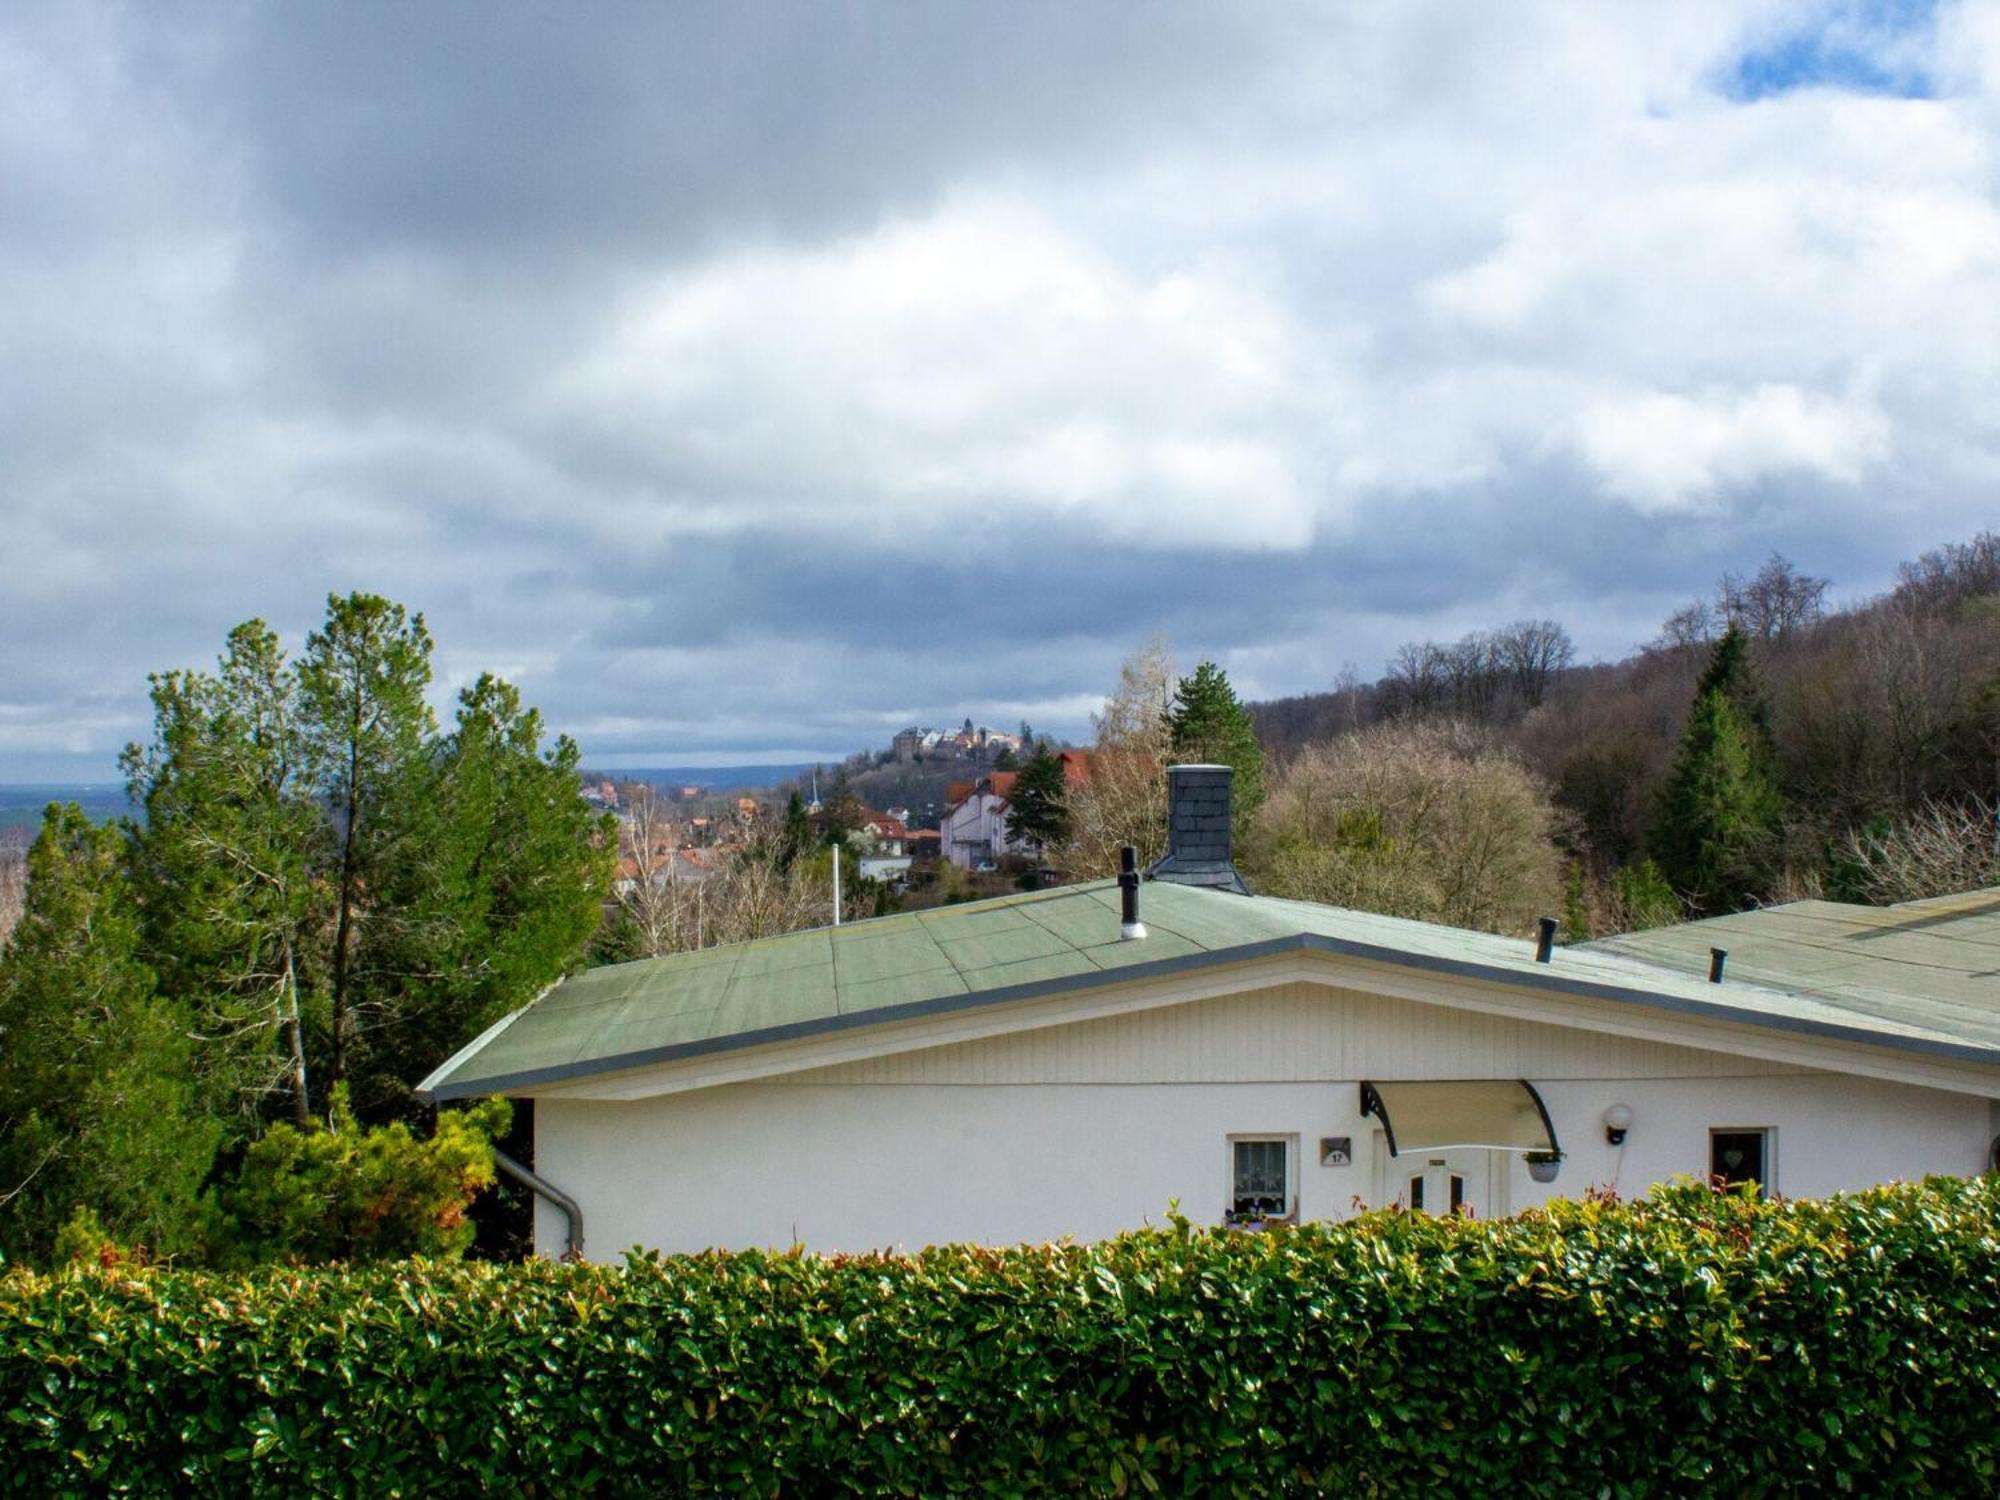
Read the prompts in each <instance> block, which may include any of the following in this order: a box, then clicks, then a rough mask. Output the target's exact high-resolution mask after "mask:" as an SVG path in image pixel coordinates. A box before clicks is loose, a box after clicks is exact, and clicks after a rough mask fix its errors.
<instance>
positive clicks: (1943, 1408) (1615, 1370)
mask: <svg viewBox="0 0 2000 1500" xmlns="http://www.w3.org/2000/svg"><path fill="white" fill-rule="evenodd" d="M1997 1207H2000V1189H1996V1187H1995V1185H1994V1184H1993V1182H1991V1181H1988V1180H1981V1181H1977V1182H1955V1181H1945V1180H1935V1181H1931V1182H1928V1183H1924V1184H1920V1185H1910V1186H1900V1187H1894V1188H1886V1189H1881V1190H1877V1191H1872V1192H1868V1193H1862V1194H1858V1195H1854V1196H1849V1197H1839V1198H1834V1199H1829V1200H1827V1201H1824V1202H1796V1203H1786V1204H1779V1205H1772V1204H1763V1203H1757V1202H1754V1201H1750V1200H1748V1199H1745V1198H1742V1197H1736V1196H1717V1195H1714V1194H1711V1193H1710V1192H1708V1191H1707V1190H1706V1189H1704V1188H1697V1187H1693V1186H1685V1187H1677V1188H1674V1189H1670V1190H1666V1191H1664V1192H1662V1193H1660V1194H1657V1195H1656V1196H1655V1197H1653V1198H1651V1199H1648V1200H1642V1201H1639V1202H1634V1203H1629V1204H1611V1203H1577V1204H1558V1205H1556V1206H1555V1207H1553V1208H1551V1209H1549V1210H1547V1211H1536V1212H1532V1213H1527V1214H1523V1215H1521V1216H1520V1217H1518V1218H1515V1219H1511V1220H1505V1221H1501V1222H1496V1223H1474V1222H1470V1221H1456V1222H1454V1221H1443V1220H1437V1219H1430V1218H1425V1217H1423V1216H1421V1215H1407V1214H1375V1215H1371V1216H1368V1217H1365V1218H1360V1219H1357V1220H1353V1221H1350V1222H1347V1223H1344V1224H1330V1225H1308V1226H1306V1227H1304V1228H1300V1229H1295V1230H1278V1231H1275V1232H1272V1233H1268V1234H1257V1235H1252V1234H1229V1233H1222V1232H1210V1231H1204V1230H1190V1229H1189V1228H1188V1227H1187V1226H1185V1225H1184V1224H1181V1223H1179V1222H1178V1221H1176V1222H1175V1223H1173V1224H1171V1225H1169V1226H1168V1227H1167V1228H1165V1229H1161V1230H1157V1231H1148V1232H1144V1233H1138V1234H1132V1235H1128V1236H1126V1237H1124V1238H1122V1239H1119V1240H1115V1241H1112V1242H1109V1243H1106V1244H1101V1245H1094V1246H1068V1245H1055V1246H1044V1247H1032V1248H1021V1249H1012V1250H984V1249H976V1248H966V1247H952V1248H944V1249H936V1250H931V1251H927V1252H925V1253H924V1254H922V1255H917V1256H913V1257H909V1258H895V1257H875V1256H860V1257H834V1258H825V1259H822V1258H818V1257H814V1256H807V1255H787V1254H758V1253H750V1254H729V1255H724V1254H716V1255H705V1256H696V1257H689V1258H672V1259H647V1260H641V1261H639V1262H637V1263H635V1264H634V1265H632V1266H631V1267H630V1268H629V1269H623V1270H621V1269H615V1268H611V1267H605V1266H557V1265H550V1264H546V1263H536V1264H531V1265H526V1266H496V1265H446V1264H435V1263H424V1262H411V1263H403V1264H397V1265H387V1266H374V1267H368V1268H362V1269H353V1270H338V1269H336V1270H267V1271H262V1272H258V1273H255V1274H248V1275H238V1276H219V1275H209V1274H200V1273H191V1272H178V1271H160V1270H152V1271H146V1270H140V1271H133V1270H128V1269H122V1268H118V1267H112V1268H110V1269H91V1270H77V1271H66V1272H63V1273H60V1274H56V1275H42V1274H36V1273H32V1272H26V1271H13V1272H9V1273H7V1274H5V1275H4V1276H0V1453H4V1458H0V1487H4V1488H6V1489H8V1490H10V1491H14V1492H19V1493H33V1494H59V1493H91V1494H99V1493H119V1494H149V1495H153V1494H159V1495H165V1494H217V1495H231V1496H235V1495H282V1496H286V1497H297V1496H300V1495H305V1494H342V1495H370V1496H375V1495H459V1494H534V1495H576V1494H592V1495H597V1494H605V1495H618V1494H631V1495H660V1494H679V1493H706V1492H724V1493H730V1494H738V1493H742V1494H756V1493H762V1494H778V1493H791V1494H819V1493H827V1492H860V1493H896V1494H915V1495H935V1494H947V1493H958V1492H980V1493H993V1494H1032V1493H1041V1492H1065V1491H1074V1492H1087V1493H1110V1494H1125V1493H1134V1494H1137V1493H1154V1492H1160V1493H1174V1494H1215V1493H1239V1494H1269V1493H1277V1492H1293V1493H1316V1492H1330V1493H1337V1494H1352V1495H1370V1494H1383V1495H1408V1494H1467V1495H1475V1494H1489V1493H1497V1492H1505V1493H1509V1494H1514V1495H1565V1496H1566V1495H1576V1494H1606V1495H1639V1494H1688V1493H1716V1494H1728V1495H1764V1494H1789V1493H1797V1492H1807V1493H1822V1492H1838V1491H1841V1490H1847V1489H1852V1490H1856V1491H1861V1492H1866V1493H1876V1494H1881V1493H1891V1492H1893V1493H1921V1492H1924V1491H1927V1490H1928V1491H1931V1492H1936V1493H1942V1494H1954V1495H1969V1494H1991V1493H1994V1492H1995V1491H1996V1489H2000V1481H1996V1458H1997V1457H2000V1239H1996V1234H1995V1210H1996V1208H1997Z"/></svg>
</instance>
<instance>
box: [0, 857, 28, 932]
mask: <svg viewBox="0 0 2000 1500" xmlns="http://www.w3.org/2000/svg"><path fill="white" fill-rule="evenodd" d="M12 832H13V830H11V829H10V830H7V831H6V832H0V948H4V947H6V946H7V934H9V933H10V932H12V931H13V930H14V924H15V923H17V922H19V921H20V920H21V909H22V907H23V906H24V905H25V904H26V901H27V896H28V863H27V854H28V851H27V847H26V845H24V844H22V843H21V842H20V841H19V840H17V839H14V838H11V837H9V834H11V833H12Z"/></svg>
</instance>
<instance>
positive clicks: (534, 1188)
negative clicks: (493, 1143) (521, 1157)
mask: <svg viewBox="0 0 2000 1500" xmlns="http://www.w3.org/2000/svg"><path fill="white" fill-rule="evenodd" d="M493 1165H494V1166H496V1167H498V1168H499V1169H500V1170H501V1171H502V1172H505V1173H506V1174H507V1175H508V1176H509V1177H511V1178H513V1179H514V1180H515V1181H516V1182H518V1183H520V1184H521V1186H522V1187H524V1188H526V1189H528V1191H529V1192H531V1193H534V1194H535V1195H536V1196H537V1197H541V1198H546V1199H548V1200H549V1202H550V1203H552V1204H554V1205H555V1206H556V1207H557V1208H559V1209H561V1210H562V1216H563V1217H564V1218H565V1219H567V1220H569V1248H568V1250H567V1251H565V1252H564V1258H565V1259H574V1260H582V1259H583V1209H582V1208H581V1207H579V1206H578V1204H577V1201H576V1199H574V1198H572V1197H570V1195H569V1194H568V1193H565V1192H564V1191H563V1190H562V1189H561V1188H559V1187H557V1186H556V1185H555V1184H554V1183H553V1182H550V1181H549V1180H548V1179H547V1178H546V1177H541V1176H538V1175H536V1174H535V1173H533V1172H531V1171H529V1170H528V1169H527V1168H526V1167H524V1166H522V1165H521V1164H520V1163H519V1162H517V1161H515V1160H514V1158H513V1157H511V1156H509V1155H508V1154H507V1153H506V1152H505V1151H501V1150H497V1149H496V1150H495V1151H494V1153H493Z"/></svg>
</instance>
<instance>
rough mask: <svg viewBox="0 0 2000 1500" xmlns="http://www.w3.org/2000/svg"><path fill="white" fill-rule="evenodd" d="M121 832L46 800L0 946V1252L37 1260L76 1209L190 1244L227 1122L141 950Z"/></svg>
mask: <svg viewBox="0 0 2000 1500" xmlns="http://www.w3.org/2000/svg"><path fill="white" fill-rule="evenodd" d="M122 855H123V839H122V837H121V836H120V834H119V833H118V831H117V830H115V829H111V828H105V827H100V826H97V825H95V824H93V823H92V822H91V821H90V820H89V819H88V818H87V817H85V816H84V814H83V812H82V810H81V809H80V808H78V807H77V806H76V805H75V804H74V803H71V804H69V805H66V806H61V807H56V806H51V807H50V808H49V810H48V812H47V814H46V816H45V817H44V819H43V823H42V830H41V834H40V836H39V837H38V838H37V839H36V840H35V844H34V847H33V848H32V849H31V850H30V851H29V854H28V886H27V895H26V907H25V910H24V912H23V914H22V917H21V921H20V923H19V925H18V926H17V927H16V928H15V930H14V933H13V935H12V937H11V938H10V940H9V942H8V945H7V949H6V952H5V954H4V955H0V1250H4V1251H5V1252H6V1253H7V1254H8V1255H9V1256H15V1257H26V1258H30V1259H38V1260H39V1259H44V1258H46V1257H47V1256H48V1254H49V1253H50V1250H51V1248H52V1247H53V1245H54V1243H55V1239H56V1235H57V1233H58V1231H59V1230H60V1228H61V1226H62V1225H63V1223H64V1222H65V1221H67V1220H68V1219H69V1218H70V1216H71V1214H72V1213H73V1212H74V1211H75V1210H76V1209H78V1208H84V1209H87V1210H89V1211H91V1212H93V1213H95V1215H96V1216H97V1218H98V1220H100V1221H101V1222H102V1224H103V1226H104V1228H105V1230H106V1231H107V1232H109V1233H110V1234H111V1235H112V1236H113V1237H114V1238H116V1239H117V1240H119V1241H121V1242H124V1243H128V1244H131V1243H138V1244H143V1245H145V1246H147V1247H148V1248H150V1249H152V1250H155V1251H164V1252H171V1251H177V1250H182V1249H186V1248H188V1247H189V1246H190V1244H191V1243H192V1241H193V1238H194V1234H195V1228H196V1224H197V1213H196V1210H197V1194H198V1193H199V1191H200V1188H201V1183H202V1179H203V1178H204V1177H205V1176H206V1175H207V1174H208V1170H209V1166H210V1164H211V1162H212V1161H213V1159H214V1155H215V1149H216V1144H217V1142H218V1140H219V1139H220V1135H221V1131H220V1128H219V1126H218V1125H217V1123H216V1121H215V1120H214V1119H213V1118H211V1117H210V1116H209V1115H208V1114H207V1113H206V1112H204V1111H203V1110H202V1109H201V1107H200V1104H199V1100H198V1098H197V1094H196V1089H195V1084H194V1078H193V1074H192V1070H191V1060H190V1049H189V1042H188V1038H187V1034H186V1029H185V1027H184V1026H182V1025H181V1024H180V1021H179V1018H178V1017H177V1016H176V1015H175V1014H174V1012H173V1009H172V1007H171V1006H170V1005H169V1004H168V1003H167V1002H166V1001H165V1000H163V999H162V998H161V997H160V996H159V994H158V993H157V990H156V988H155V980H154V975H153V973H152V971H151V970H150V969H148V968H147V967H146V965H145V964H144V963H143V962H142V961H141V959H140V956H139V917H138V907H137V904H136V902H135V900H134V898H133V894H132V891H131V888H130V886H129V885H128V883H127V881H126V879H125V876H124V874H123V870H122Z"/></svg>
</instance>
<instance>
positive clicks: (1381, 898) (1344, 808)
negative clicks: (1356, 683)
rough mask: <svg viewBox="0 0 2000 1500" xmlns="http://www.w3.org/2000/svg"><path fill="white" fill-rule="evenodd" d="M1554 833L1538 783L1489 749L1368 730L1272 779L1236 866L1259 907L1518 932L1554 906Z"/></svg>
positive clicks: (1444, 729)
mask: <svg viewBox="0 0 2000 1500" xmlns="http://www.w3.org/2000/svg"><path fill="white" fill-rule="evenodd" d="M1556 826H1557V817H1556V813H1555V810H1554V808H1553V807H1552V806H1551V805H1550V803H1549V800H1548V797H1547V795H1546V793H1545V792H1544V791H1543V789H1542V787H1541V785H1540V783H1539V782H1537V781H1536V779H1535V778H1534V777H1533V776H1532V775H1530V774H1529V773H1528V771H1527V770H1526V769H1525V768H1524V767H1523V766H1522V765H1521V764H1520V762H1519V761H1517V760H1515V759H1514V757H1513V756H1512V755H1511V754H1509V753H1508V752H1507V751H1505V750H1504V749H1502V748H1500V747H1499V746H1498V745H1497V744H1496V743H1495V742H1494V741H1493V740H1492V739H1491V738H1490V737H1489V736H1487V735H1485V734H1482V733H1481V732H1479V731H1477V730H1475V729H1472V728H1470V727H1468V726H1465V725H1461V724H1455V723H1451V722H1449V721H1432V722H1429V723H1421V724H1410V723H1403V724H1389V725H1379V726H1377V727H1376V728H1374V729H1369V730H1364V731H1363V732H1362V733H1360V734H1356V735H1349V736H1346V737H1345V738H1342V739H1338V740H1334V741H1332V742H1330V743H1328V744H1324V745H1315V746H1313V747H1311V748H1309V749H1307V750H1305V751H1304V752H1302V753H1301V754H1300V755H1299V757H1298V758H1297V759H1296V760H1294V761H1293V762H1292V763H1291V764H1290V765H1289V766H1287V767H1286V768H1285V769H1284V770H1283V771H1282V772H1280V774H1279V776H1278V778H1277V781H1276V783H1275V785H1274V786H1273V788H1272V791H1271V797H1270V800H1269V801H1268V802H1267V803H1266V804H1265V806H1264V809H1263V811H1262V813H1261V814H1260V815H1259V817H1258V820H1257V832H1256V836H1255V838H1254V840H1253V846H1252V848H1251V850H1250V851H1248V854H1249V860H1248V862H1249V864H1250V866H1251V871H1252V879H1253V883H1255V884H1256V885H1257V886H1258V888H1259V889H1260V890H1263V891H1266V892H1268V893H1269V894H1271V895H1277V896H1291V897H1296V898H1299V899H1303V900H1308V901H1325V902H1329V903H1331V904H1333V905H1336V906H1352V907H1359V908H1361V909H1363V910H1366V911H1379V912H1386V913H1389V914H1390V915H1393V916H1402V917H1416V918H1421V919H1423V920H1426V921H1432V922H1450V923H1453V924H1456V925H1459V926H1464V927H1479V928H1485V929H1487V930H1489V931H1494V932H1511V933H1526V932H1527V931H1529V930H1530V929H1531V928H1532V926H1533V924H1534V919H1535V918H1536V917H1537V916H1539V915H1542V914H1544V913H1551V912H1554V911H1556V910H1557V909H1558V908H1559V906H1560V903H1561V893H1562V886H1561V876H1560V870H1561V864H1560V859H1559V856H1558V855H1557V852H1556V848H1555V844H1554V834H1555V831H1556Z"/></svg>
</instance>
